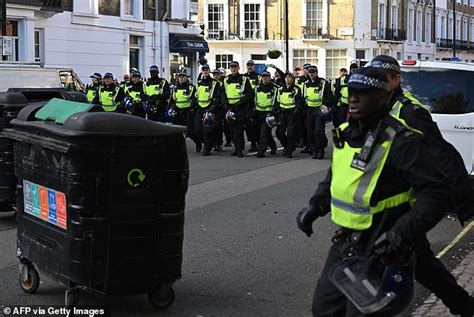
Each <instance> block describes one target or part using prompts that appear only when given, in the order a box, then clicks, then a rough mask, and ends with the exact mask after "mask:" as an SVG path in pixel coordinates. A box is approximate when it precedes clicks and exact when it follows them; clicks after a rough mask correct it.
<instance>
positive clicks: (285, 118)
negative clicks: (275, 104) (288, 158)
mask: <svg viewBox="0 0 474 317" xmlns="http://www.w3.org/2000/svg"><path fill="white" fill-rule="evenodd" d="M296 115H298V113H296ZM296 115H295V109H294V108H293V109H282V110H281V112H280V113H279V114H278V116H279V121H280V122H281V123H280V125H279V126H277V129H276V137H277V139H278V141H280V143H281V145H282V146H283V147H284V148H285V149H286V151H287V153H292V152H293V151H294V150H295V143H296V122H295V119H296V118H295V116H296Z"/></svg>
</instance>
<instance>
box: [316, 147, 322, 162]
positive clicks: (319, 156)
mask: <svg viewBox="0 0 474 317" xmlns="http://www.w3.org/2000/svg"><path fill="white" fill-rule="evenodd" d="M316 159H318V160H323V159H324V149H320V150H319V153H318V157H317V158H316Z"/></svg>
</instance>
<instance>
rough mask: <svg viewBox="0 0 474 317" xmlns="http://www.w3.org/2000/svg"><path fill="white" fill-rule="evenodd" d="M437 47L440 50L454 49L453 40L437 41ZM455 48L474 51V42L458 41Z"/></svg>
mask: <svg viewBox="0 0 474 317" xmlns="http://www.w3.org/2000/svg"><path fill="white" fill-rule="evenodd" d="M436 46H437V47H438V48H446V49H451V48H453V40H452V39H440V38H438V39H436ZM455 48H456V49H459V50H464V51H471V50H472V51H474V42H470V41H463V40H456V43H455Z"/></svg>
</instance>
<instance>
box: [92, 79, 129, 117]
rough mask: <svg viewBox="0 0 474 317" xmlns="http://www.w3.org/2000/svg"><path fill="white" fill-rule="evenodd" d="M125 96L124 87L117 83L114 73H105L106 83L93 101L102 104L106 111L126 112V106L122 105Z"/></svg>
mask: <svg viewBox="0 0 474 317" xmlns="http://www.w3.org/2000/svg"><path fill="white" fill-rule="evenodd" d="M125 97H126V94H125V92H124V91H123V89H122V88H121V87H120V86H118V85H117V84H116V83H115V81H114V75H113V74H112V73H105V74H104V84H103V85H102V86H101V87H100V88H99V91H98V92H97V95H96V96H95V97H94V99H93V100H92V103H93V104H99V105H101V106H102V108H103V109H104V110H105V111H109V112H112V111H113V112H125V108H124V107H123V105H122V101H123V99H124V98H125Z"/></svg>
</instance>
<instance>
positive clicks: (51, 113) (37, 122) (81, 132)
mask: <svg viewBox="0 0 474 317" xmlns="http://www.w3.org/2000/svg"><path fill="white" fill-rule="evenodd" d="M10 123H11V125H12V127H13V129H12V130H10V131H8V130H6V131H4V134H5V135H6V136H7V137H9V138H12V139H16V140H23V139H24V138H23V137H20V136H19V135H18V132H20V131H25V132H32V131H36V132H37V133H39V134H53V135H58V136H61V137H87V136H166V135H171V134H177V133H183V132H184V131H186V127H183V126H177V125H169V124H162V123H159V122H154V121H149V120H145V119H143V118H140V117H136V116H132V115H129V114H121V113H113V112H104V111H102V108H101V107H98V106H93V105H90V104H86V103H79V102H73V101H68V100H63V99H52V100H51V101H49V102H48V103H47V104H45V105H44V106H42V107H39V106H35V105H32V106H27V107H25V108H24V109H22V110H21V111H20V113H19V114H18V117H17V118H16V119H14V120H12V121H11V122H10Z"/></svg>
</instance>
